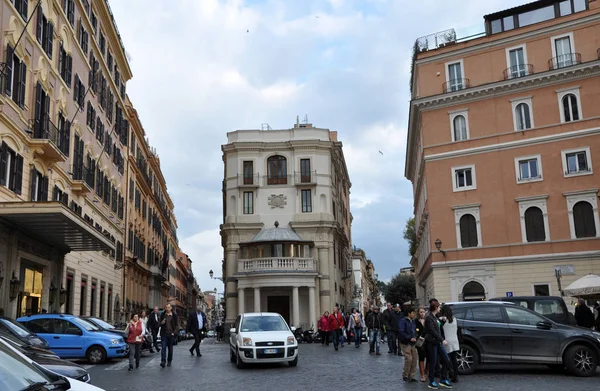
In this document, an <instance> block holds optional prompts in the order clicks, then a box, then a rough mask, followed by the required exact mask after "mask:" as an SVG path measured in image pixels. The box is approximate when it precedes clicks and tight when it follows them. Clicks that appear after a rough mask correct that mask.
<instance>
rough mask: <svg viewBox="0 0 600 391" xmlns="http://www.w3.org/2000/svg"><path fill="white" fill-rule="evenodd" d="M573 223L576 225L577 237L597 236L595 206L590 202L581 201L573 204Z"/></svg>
mask: <svg viewBox="0 0 600 391" xmlns="http://www.w3.org/2000/svg"><path fill="white" fill-rule="evenodd" d="M573 223H574V225H575V237H577V238H592V237H595V236H596V222H595V221H594V208H593V207H592V205H590V203H589V202H587V201H579V202H578V203H576V204H575V205H574V206H573Z"/></svg>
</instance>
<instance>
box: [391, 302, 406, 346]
mask: <svg viewBox="0 0 600 391" xmlns="http://www.w3.org/2000/svg"><path fill="white" fill-rule="evenodd" d="M402 318H404V313H403V312H402V311H401V307H400V304H396V305H395V306H394V310H393V311H392V312H391V313H390V330H391V331H392V333H391V335H392V349H393V353H394V354H395V355H398V356H402V349H400V321H401V320H402Z"/></svg>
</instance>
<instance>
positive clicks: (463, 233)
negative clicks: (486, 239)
mask: <svg viewBox="0 0 600 391" xmlns="http://www.w3.org/2000/svg"><path fill="white" fill-rule="evenodd" d="M460 246H461V247H462V248H467V247H477V223H476V221H475V217H473V215H470V214H466V215H464V216H462V217H461V218H460Z"/></svg>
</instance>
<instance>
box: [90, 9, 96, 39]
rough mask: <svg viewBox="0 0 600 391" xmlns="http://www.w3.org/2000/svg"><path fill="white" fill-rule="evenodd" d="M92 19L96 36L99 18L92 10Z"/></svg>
mask: <svg viewBox="0 0 600 391" xmlns="http://www.w3.org/2000/svg"><path fill="white" fill-rule="evenodd" d="M90 20H91V21H92V28H93V29H94V36H96V33H97V32H98V18H97V17H96V14H95V13H94V11H92V15H91V17H90Z"/></svg>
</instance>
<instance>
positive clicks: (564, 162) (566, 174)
mask: <svg viewBox="0 0 600 391" xmlns="http://www.w3.org/2000/svg"><path fill="white" fill-rule="evenodd" d="M577 152H585V157H586V161H587V166H588V170H587V171H576V172H571V173H570V172H569V165H568V163H567V155H569V154H572V153H577ZM560 155H561V159H562V168H563V176H564V177H565V178H569V177H575V176H582V175H592V174H593V173H594V169H593V167H592V154H591V152H590V147H589V146H588V147H580V148H573V149H563V150H562V151H560Z"/></svg>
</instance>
